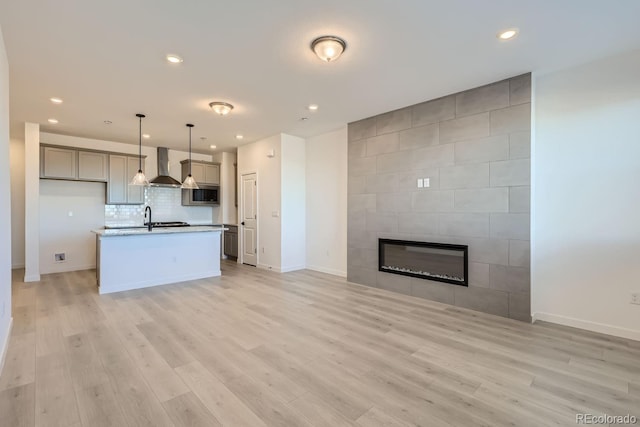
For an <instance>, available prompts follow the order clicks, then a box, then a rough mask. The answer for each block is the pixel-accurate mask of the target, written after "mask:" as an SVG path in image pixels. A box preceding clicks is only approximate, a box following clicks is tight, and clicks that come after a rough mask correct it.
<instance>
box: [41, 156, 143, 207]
mask: <svg viewBox="0 0 640 427" xmlns="http://www.w3.org/2000/svg"><path fill="white" fill-rule="evenodd" d="M144 157H145V156H143V159H142V168H143V169H144ZM138 162H139V160H138V156H135V155H130V154H120V153H110V152H106V151H97V150H87V149H83V148H74V147H63V146H57V145H46V144H42V145H41V146H40V178H46V179H64V180H71V181H94V182H106V183H107V204H108V205H116V204H117V205H120V204H123V205H139V204H142V203H144V190H143V188H142V187H141V186H136V185H129V181H131V179H132V178H133V176H134V175H135V174H136V172H137V171H138Z"/></svg>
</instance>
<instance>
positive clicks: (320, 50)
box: [311, 36, 347, 62]
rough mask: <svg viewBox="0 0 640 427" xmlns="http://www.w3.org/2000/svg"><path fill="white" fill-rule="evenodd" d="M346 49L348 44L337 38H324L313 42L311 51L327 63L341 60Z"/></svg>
mask: <svg viewBox="0 0 640 427" xmlns="http://www.w3.org/2000/svg"><path fill="white" fill-rule="evenodd" d="M346 48H347V43H346V42H345V41H344V40H342V39H341V38H340V37H336V36H322V37H318V38H317V39H315V40H314V41H312V42H311V50H312V51H313V52H314V53H315V54H316V55H317V56H318V58H320V59H322V60H323V61H325V62H331V61H335V60H336V59H338V58H340V55H342V52H344V50H345V49H346Z"/></svg>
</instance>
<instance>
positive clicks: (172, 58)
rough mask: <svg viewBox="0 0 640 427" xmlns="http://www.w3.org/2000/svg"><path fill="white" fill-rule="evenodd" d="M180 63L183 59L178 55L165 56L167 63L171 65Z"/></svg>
mask: <svg viewBox="0 0 640 427" xmlns="http://www.w3.org/2000/svg"><path fill="white" fill-rule="evenodd" d="M182 61H184V59H182V58H180V57H179V56H178V55H173V54H169V55H167V62H169V63H171V64H180V63H181V62H182Z"/></svg>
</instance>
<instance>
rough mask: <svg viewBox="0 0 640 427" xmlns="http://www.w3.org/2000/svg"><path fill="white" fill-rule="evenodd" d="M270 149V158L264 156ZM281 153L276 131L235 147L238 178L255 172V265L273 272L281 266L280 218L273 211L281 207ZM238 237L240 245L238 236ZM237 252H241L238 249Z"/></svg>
mask: <svg viewBox="0 0 640 427" xmlns="http://www.w3.org/2000/svg"><path fill="white" fill-rule="evenodd" d="M270 150H274V152H275V156H274V157H267V153H268V152H269V151H270ZM281 154H282V153H281V135H280V134H278V135H274V136H272V137H269V138H266V139H263V140H260V141H256V142H254V143H251V144H247V145H243V146H241V147H238V179H239V180H240V179H241V177H242V175H243V174H247V173H257V180H258V267H261V268H266V269H273V270H276V271H280V266H281V240H280V239H281V229H280V217H279V216H278V217H275V216H273V213H274V212H276V213H278V214H279V212H280V206H281V179H280V178H281V177H280V163H281ZM240 182H241V181H239V182H238V190H239V191H241V190H240ZM239 202H240V201H239ZM240 205H241V203H239V206H238V209H241V206H240ZM239 240H240V241H239V243H240V245H241V244H242V237H241V236H240V239H239ZM238 252H240V253H242V249H241V248H239V249H238Z"/></svg>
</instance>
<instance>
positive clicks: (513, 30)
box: [496, 28, 519, 40]
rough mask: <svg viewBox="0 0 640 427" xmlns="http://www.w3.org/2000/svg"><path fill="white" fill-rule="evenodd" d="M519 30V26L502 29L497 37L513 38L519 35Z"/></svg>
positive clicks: (503, 38) (502, 38) (501, 38)
mask: <svg viewBox="0 0 640 427" xmlns="http://www.w3.org/2000/svg"><path fill="white" fill-rule="evenodd" d="M518 32H519V30H518V29H517V28H509V29H508V30H504V31H500V32H499V33H498V34H497V35H496V37H498V39H500V40H511V39H513V38H514V37H515V36H517V35H518Z"/></svg>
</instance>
